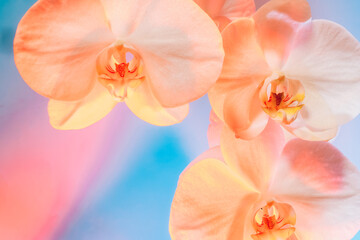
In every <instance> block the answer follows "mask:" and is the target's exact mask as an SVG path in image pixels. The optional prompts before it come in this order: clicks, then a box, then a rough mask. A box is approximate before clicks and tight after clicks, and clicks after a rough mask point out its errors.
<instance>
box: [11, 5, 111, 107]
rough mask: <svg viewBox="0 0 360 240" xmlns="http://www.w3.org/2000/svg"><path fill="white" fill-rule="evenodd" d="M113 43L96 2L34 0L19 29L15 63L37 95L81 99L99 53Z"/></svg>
mask: <svg viewBox="0 0 360 240" xmlns="http://www.w3.org/2000/svg"><path fill="white" fill-rule="evenodd" d="M113 41H114V38H113V35H112V33H111V31H110V29H109V28H108V25H107V20H106V16H105V14H104V10H103V7H102V5H101V3H100V2H99V1H89V0H79V1H72V0H63V1H59V0H53V1H50V0H43V1H38V2H37V3H35V5H33V6H32V7H31V8H30V10H29V11H28V12H27V13H26V14H25V16H24V17H23V19H22V20H21V21H20V23H19V26H18V28H17V32H16V36H15V40H14V57H15V63H16V66H17V68H18V70H19V72H20V74H21V76H22V77H23V78H24V80H25V82H26V83H27V84H28V85H29V86H30V87H31V88H32V89H33V90H34V91H36V92H37V93H39V94H41V95H43V96H45V97H48V98H52V99H56V100H65V101H73V100H79V99H81V98H83V97H84V96H86V95H87V94H88V93H89V92H90V91H91V89H92V87H93V85H94V81H95V78H93V74H94V72H95V61H96V57H97V54H98V53H99V52H100V51H101V50H102V49H103V48H105V47H106V46H108V45H109V44H111V43H112V42H113Z"/></svg>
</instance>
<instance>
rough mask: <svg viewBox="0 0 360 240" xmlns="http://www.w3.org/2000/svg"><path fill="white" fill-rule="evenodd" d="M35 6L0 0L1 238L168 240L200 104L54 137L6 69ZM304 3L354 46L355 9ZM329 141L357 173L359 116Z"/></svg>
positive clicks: (337, 2) (354, 2)
mask: <svg viewBox="0 0 360 240" xmlns="http://www.w3.org/2000/svg"><path fill="white" fill-rule="evenodd" d="M34 2H35V0H1V1H0V72H1V80H0V239H1V240H32V239H33V240H48V239H55V240H58V239H61V240H82V239H86V240H99V239H106V240H107V239H109V240H142V239H144V240H169V239H170V236H169V233H168V217H169V212H170V206H171V201H172V197H173V194H174V192H175V189H176V184H177V178H178V175H179V174H180V173H181V171H182V170H183V169H184V168H185V167H186V165H187V164H188V163H189V162H190V161H191V160H193V159H194V158H195V157H196V156H198V155H199V154H201V153H202V152H203V151H205V150H206V149H207V148H208V145H207V138H206V132H207V127H208V123H209V121H208V116H209V112H210V105H209V103H208V99H207V97H206V96H205V97H203V98H201V99H199V100H197V101H195V102H193V103H192V104H191V108H190V113H189V116H188V117H187V118H186V119H185V121H184V122H182V123H180V124H177V125H175V126H171V127H155V126H152V125H149V124H147V123H145V122H143V121H141V120H140V119H138V118H137V117H135V116H134V115H133V114H132V113H131V112H130V111H129V110H128V109H127V107H126V106H125V105H122V104H119V105H118V106H117V107H116V108H115V109H114V110H113V111H112V112H111V113H110V114H109V115H108V116H107V117H106V118H105V119H103V120H102V121H100V122H98V123H96V124H94V125H93V126H91V127H89V128H86V129H84V130H78V131H57V130H54V129H52V128H51V127H50V125H49V123H48V116H47V99H46V98H43V97H41V96H40V95H37V94H36V93H35V92H33V91H32V90H31V89H30V88H29V87H28V86H27V85H26V84H25V83H24V82H23V80H22V79H21V77H20V75H19V73H18V72H17V70H16V67H15V64H14V61H13V52H12V41H13V37H14V34H15V31H16V26H17V24H18V22H19V21H20V19H21V17H22V16H23V15H24V14H25V12H26V11H27V9H28V8H29V7H30V6H31V5H32V4H33V3H34ZM264 2H266V1H256V4H257V6H261V5H262V4H263V3H264ZM309 2H310V5H311V7H312V12H313V17H314V18H325V19H330V20H333V21H335V22H338V23H340V24H341V25H343V26H345V27H346V28H347V29H348V30H349V31H350V32H352V34H353V35H355V37H356V38H358V39H360V27H359V26H360V16H359V12H360V1H358V0H346V1H343V0H310V1H309ZM359 94H360V93H359ZM333 143H334V144H335V145H336V146H337V147H338V148H339V149H340V150H341V151H342V152H343V153H344V154H345V155H346V156H347V157H348V158H349V159H350V160H351V161H352V162H354V163H355V164H356V165H357V166H358V167H360V117H358V118H357V119H355V120H353V121H352V122H350V123H349V124H347V125H345V126H343V127H342V129H341V131H340V133H339V135H338V137H337V138H336V139H335V140H334V141H333ZM359 184H360V183H359ZM354 239H358V240H360V234H358V235H357V236H356V237H355V238H354Z"/></svg>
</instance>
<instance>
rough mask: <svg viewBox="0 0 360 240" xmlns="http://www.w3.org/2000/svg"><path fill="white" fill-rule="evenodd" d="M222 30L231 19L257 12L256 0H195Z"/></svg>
mask: <svg viewBox="0 0 360 240" xmlns="http://www.w3.org/2000/svg"><path fill="white" fill-rule="evenodd" d="M194 1H195V2H196V3H197V4H198V5H199V6H200V7H201V8H202V9H203V10H204V11H205V12H206V13H207V14H208V15H209V16H210V17H211V18H212V19H213V20H214V21H215V23H216V24H217V25H218V27H219V29H220V30H222V29H224V28H225V27H226V25H228V24H229V23H230V22H231V21H233V20H235V19H237V18H240V17H250V16H251V15H252V14H253V13H254V12H255V2H254V0H194Z"/></svg>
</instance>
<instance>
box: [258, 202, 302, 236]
mask: <svg viewBox="0 0 360 240" xmlns="http://www.w3.org/2000/svg"><path fill="white" fill-rule="evenodd" d="M295 223H296V215H295V211H294V209H293V208H292V207H291V206H290V205H289V204H286V203H277V202H274V201H271V202H268V203H267V204H266V206H265V207H262V208H260V209H259V210H258V211H257V212H256V213H255V216H254V219H253V227H254V230H255V232H256V233H255V234H252V235H251V237H252V239H254V240H287V239H289V238H290V237H292V235H293V233H294V232H295V227H294V225H295Z"/></svg>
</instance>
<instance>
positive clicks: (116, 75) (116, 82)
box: [96, 45, 145, 102]
mask: <svg viewBox="0 0 360 240" xmlns="http://www.w3.org/2000/svg"><path fill="white" fill-rule="evenodd" d="M96 70H97V74H98V80H99V82H100V83H101V84H102V85H103V86H104V87H105V88H107V89H108V90H109V93H110V94H111V96H113V98H114V99H115V100H116V101H119V102H120V101H124V100H125V99H126V97H127V96H128V88H129V87H130V88H136V87H138V86H139V85H140V84H141V83H142V82H143V81H144V79H145V76H144V74H143V67H142V62H141V58H140V55H139V54H138V53H137V52H136V51H135V50H133V49H131V48H126V47H124V45H117V46H112V47H109V48H107V49H105V50H104V51H103V52H101V53H100V55H99V56H98V58H97V61H96Z"/></svg>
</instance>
